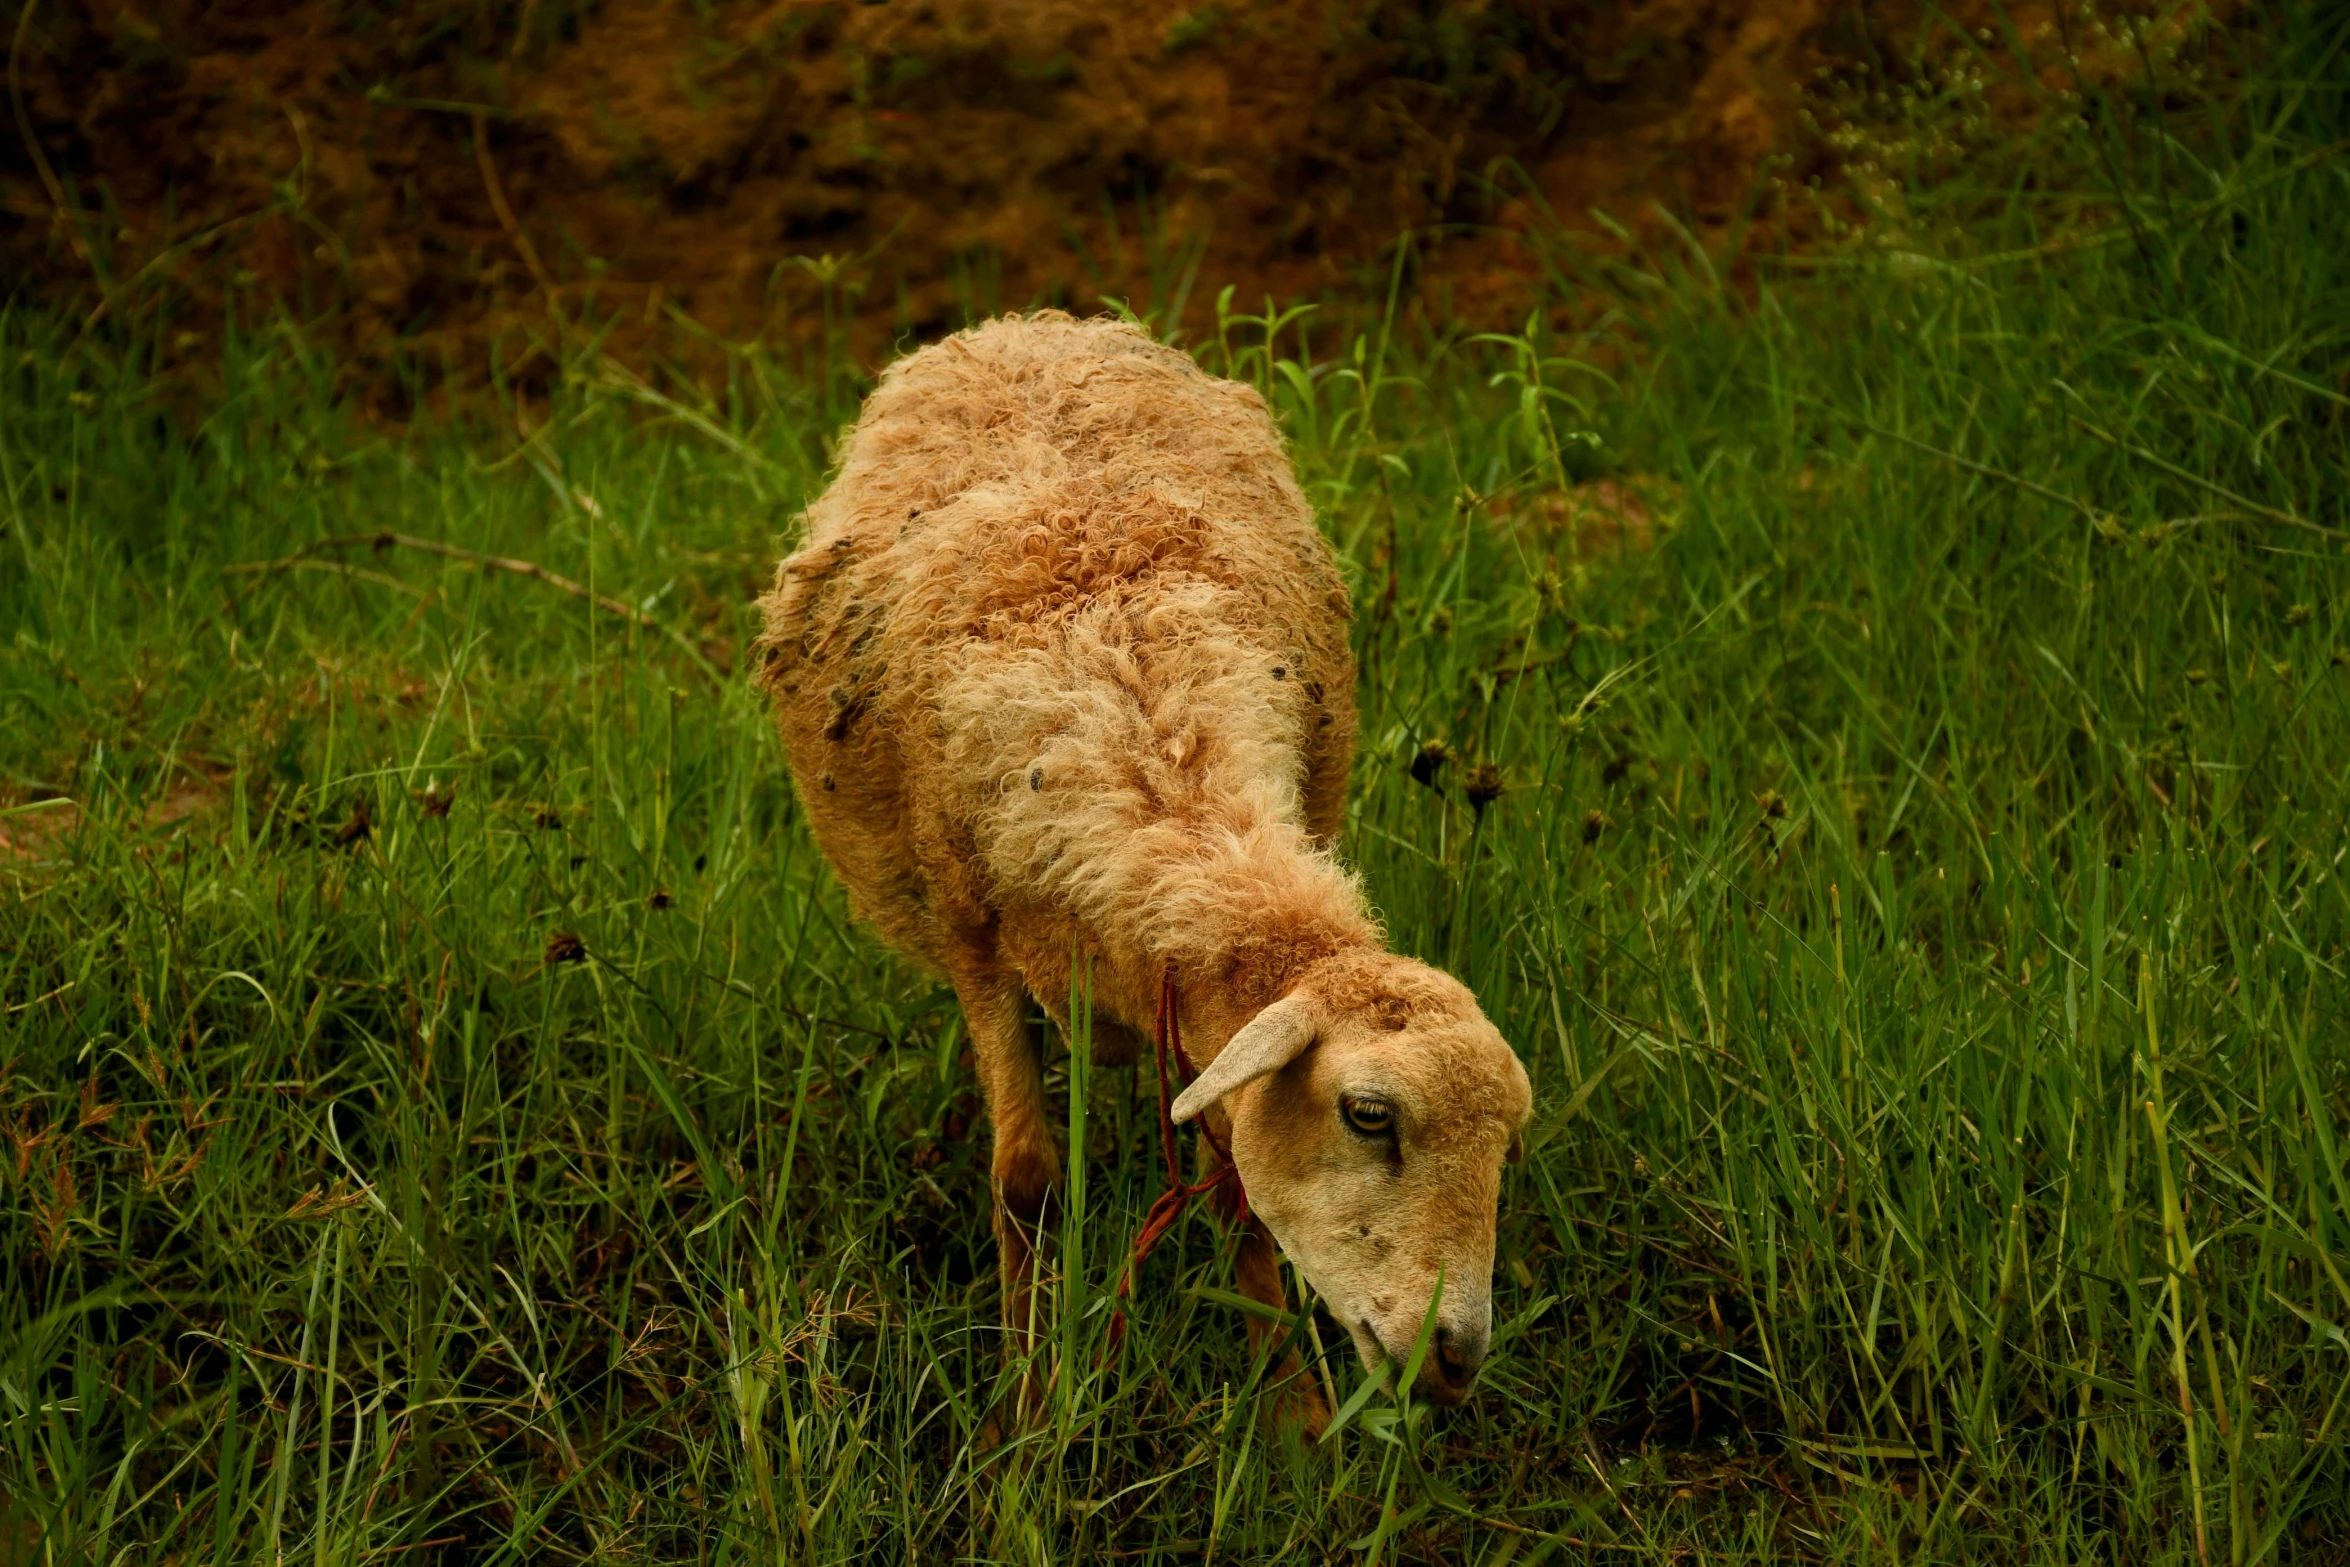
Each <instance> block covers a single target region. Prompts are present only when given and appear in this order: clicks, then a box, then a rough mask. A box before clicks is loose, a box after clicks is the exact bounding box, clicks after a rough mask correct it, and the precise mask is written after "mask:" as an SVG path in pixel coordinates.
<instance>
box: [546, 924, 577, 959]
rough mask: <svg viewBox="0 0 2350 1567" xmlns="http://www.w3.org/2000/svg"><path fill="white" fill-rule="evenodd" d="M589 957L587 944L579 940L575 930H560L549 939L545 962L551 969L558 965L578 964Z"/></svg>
mask: <svg viewBox="0 0 2350 1567" xmlns="http://www.w3.org/2000/svg"><path fill="white" fill-rule="evenodd" d="M586 957H587V943H586V942H584V941H582V940H580V939H579V932H577V931H575V930H559V931H557V932H555V934H553V935H552V936H549V937H548V938H547V952H546V959H545V962H546V964H547V966H548V967H549V968H553V967H554V966H555V965H556V964H558V963H578V962H581V961H584V960H585V959H586Z"/></svg>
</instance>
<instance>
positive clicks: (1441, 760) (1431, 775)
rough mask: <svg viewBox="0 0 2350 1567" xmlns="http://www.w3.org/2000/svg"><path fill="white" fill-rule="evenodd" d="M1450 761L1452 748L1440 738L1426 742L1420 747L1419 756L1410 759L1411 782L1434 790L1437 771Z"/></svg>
mask: <svg viewBox="0 0 2350 1567" xmlns="http://www.w3.org/2000/svg"><path fill="white" fill-rule="evenodd" d="M1451 760H1452V747H1451V746H1449V745H1446V744H1445V743H1444V739H1443V737H1442V736H1438V737H1437V738H1435V739H1432V740H1430V741H1428V742H1427V743H1426V744H1424V745H1422V746H1421V747H1420V752H1419V754H1418V755H1417V756H1415V757H1413V758H1412V781H1413V782H1414V783H1423V784H1426V785H1427V786H1428V787H1429V788H1431V789H1433V788H1436V787H1437V783H1436V774H1437V772H1438V770H1439V769H1441V768H1442V767H1443V766H1444V764H1445V763H1447V762H1449V761H1451Z"/></svg>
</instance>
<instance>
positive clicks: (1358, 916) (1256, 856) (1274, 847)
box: [1136, 829, 1378, 1065]
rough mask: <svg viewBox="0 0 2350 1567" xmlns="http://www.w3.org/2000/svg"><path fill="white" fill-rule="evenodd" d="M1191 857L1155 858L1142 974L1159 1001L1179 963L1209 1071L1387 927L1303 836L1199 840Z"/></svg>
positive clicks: (1188, 1013) (1192, 1050)
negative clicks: (1260, 1021)
mask: <svg viewBox="0 0 2350 1567" xmlns="http://www.w3.org/2000/svg"><path fill="white" fill-rule="evenodd" d="M1182 847H1183V849H1184V850H1185V851H1186V852H1182V853H1178V854H1170V855H1165V856H1157V857H1154V864H1155V869H1154V872H1153V875H1152V878H1151V879H1152V881H1153V883H1154V885H1153V887H1152V888H1151V889H1150V893H1149V896H1148V902H1147V905H1146V906H1147V907H1149V908H1151V909H1153V910H1156V911H1159V917H1157V918H1154V919H1150V920H1147V921H1146V922H1145V929H1146V930H1147V931H1148V933H1149V935H1150V936H1152V937H1155V938H1157V939H1155V940H1147V941H1146V942H1145V943H1144V947H1143V951H1141V952H1140V953H1138V954H1136V957H1137V958H1138V959H1139V962H1138V963H1137V965H1136V966H1137V968H1138V969H1139V970H1140V971H1141V972H1139V973H1138V974H1137V975H1136V977H1137V978H1138V979H1142V980H1145V981H1146V982H1147V983H1148V984H1149V986H1150V987H1151V988H1150V991H1149V993H1150V994H1152V995H1154V996H1155V991H1156V984H1157V979H1158V977H1159V975H1161V974H1163V973H1165V972H1166V970H1167V969H1168V967H1169V966H1170V965H1172V967H1173V970H1174V973H1175V976H1176V984H1177V986H1178V988H1179V989H1180V991H1181V993H1182V997H1183V1015H1184V1020H1185V1024H1186V1027H1187V1032H1186V1034H1185V1045H1186V1049H1187V1053H1188V1054H1189V1055H1190V1056H1191V1058H1192V1061H1193V1063H1194V1064H1195V1065H1202V1064H1205V1063H1206V1062H1207V1061H1209V1060H1211V1059H1213V1058H1214V1056H1215V1055H1216V1053H1217V1052H1218V1051H1219V1050H1221V1049H1222V1047H1223V1044H1224V1042H1225V1041H1226V1040H1227V1039H1229V1038H1231V1036H1232V1035H1233V1034H1234V1033H1235V1032H1237V1031H1238V1030H1239V1028H1240V1027H1241V1025H1242V1024H1244V1023H1246V1022H1247V1021H1248V1020H1249V1019H1250V1018H1252V1017H1254V1016H1255V1015H1256V1014H1257V1012H1258V1011H1259V1010H1261V1009H1262V1008H1264V1007H1265V1006H1267V1005H1269V1004H1270V1003H1272V1002H1274V1001H1277V1000H1279V999H1280V998H1281V997H1282V996H1284V995H1286V994H1287V993H1288V992H1289V990H1290V988H1291V986H1292V985H1294V984H1295V983H1296V980H1297V978H1298V976H1299V975H1301V974H1303V973H1304V972H1305V971H1306V970H1307V969H1309V968H1312V967H1313V966H1314V965H1315V964H1317V963H1320V962H1322V961H1324V960H1325V959H1328V958H1330V957H1332V956H1334V955H1335V954H1337V953H1340V952H1343V951H1347V950H1349V949H1352V948H1358V947H1364V946H1375V945H1377V943H1378V929H1377V927H1376V926H1375V925H1373V924H1372V922H1371V920H1370V917H1369V915H1368V914H1367V913H1366V912H1365V911H1364V908H1363V900H1362V893H1361V890H1360V889H1359V887H1358V886H1357V885H1356V883H1355V881H1354V878H1353V877H1351V876H1349V875H1348V874H1347V873H1346V871H1345V869H1344V868H1343V867H1341V866H1340V865H1339V863H1338V862H1337V860H1336V859H1335V858H1334V857H1333V856H1332V855H1330V854H1329V853H1327V852H1325V851H1321V850H1317V849H1315V848H1313V847H1312V846H1311V844H1310V843H1309V842H1308V841H1307V839H1306V836H1305V834H1304V833H1303V832H1302V831H1300V830H1295V829H1287V830H1274V831H1258V832H1252V833H1249V834H1246V835H1239V834H1232V833H1228V832H1216V833H1212V834H1199V835H1196V836H1195V839H1194V841H1193V842H1192V843H1189V844H1186V845H1183V846H1182Z"/></svg>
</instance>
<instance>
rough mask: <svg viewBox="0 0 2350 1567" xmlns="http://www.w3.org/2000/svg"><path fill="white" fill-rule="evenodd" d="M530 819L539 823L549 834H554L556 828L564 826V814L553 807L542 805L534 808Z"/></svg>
mask: <svg viewBox="0 0 2350 1567" xmlns="http://www.w3.org/2000/svg"><path fill="white" fill-rule="evenodd" d="M530 819H531V820H532V821H534V822H536V823H538V824H539V825H540V826H541V827H544V828H545V829H546V830H547V831H549V832H553V831H554V830H555V829H556V828H558V827H561V826H562V825H563V813H562V812H561V811H558V810H556V809H555V808H554V807H553V806H551V805H541V806H537V807H535V808H533V809H532V811H531V813H530Z"/></svg>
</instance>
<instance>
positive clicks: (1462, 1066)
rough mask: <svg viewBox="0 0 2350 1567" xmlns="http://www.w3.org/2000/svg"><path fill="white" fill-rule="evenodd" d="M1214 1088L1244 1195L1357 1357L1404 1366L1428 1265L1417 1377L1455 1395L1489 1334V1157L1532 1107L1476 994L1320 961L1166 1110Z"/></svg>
mask: <svg viewBox="0 0 2350 1567" xmlns="http://www.w3.org/2000/svg"><path fill="white" fill-rule="evenodd" d="M1219 1100H1220V1101H1222V1103H1223V1107H1224V1111H1225V1113H1226V1115H1227V1116H1228V1117H1229V1118H1230V1121H1231V1126H1232V1135H1231V1149H1232V1157H1233V1159H1234V1161H1235V1162H1236V1163H1237V1164H1238V1165H1239V1167H1240V1176H1241V1180H1242V1181H1243V1182H1244V1183H1245V1184H1246V1186H1247V1188H1248V1198H1249V1206H1250V1207H1251V1208H1252V1209H1254V1210H1255V1211H1256V1212H1257V1213H1258V1214H1259V1215H1260V1216H1262V1217H1263V1219H1264V1221H1265V1222H1266V1224H1268V1225H1269V1226H1271V1228H1272V1231H1273V1234H1274V1236H1275V1237H1276V1238H1277V1239H1279V1241H1280V1242H1281V1247H1282V1250H1284V1251H1286V1252H1287V1253H1288V1254H1289V1256H1290V1257H1291V1259H1292V1260H1294V1261H1295V1262H1296V1263H1297V1265H1298V1268H1299V1270H1300V1271H1302V1272H1303V1273H1304V1274H1305V1276H1306V1278H1307V1280H1308V1281H1310V1282H1311V1283H1312V1284H1313V1286H1314V1289H1315V1290H1316V1292H1318V1293H1319V1294H1320V1295H1321V1297H1322V1299H1323V1301H1324V1302H1325V1303H1326V1304H1327V1305H1328V1306H1329V1308H1330V1310H1331V1312H1332V1314H1333V1315H1335V1316H1336V1317H1337V1318H1338V1320H1339V1321H1341V1322H1343V1323H1344V1324H1345V1325H1346V1327H1347V1330H1348V1331H1349V1332H1350V1333H1352V1334H1353V1335H1354V1341H1355V1349H1356V1351H1357V1352H1358V1353H1359V1354H1361V1356H1362V1358H1363V1363H1364V1365H1366V1366H1368V1367H1371V1368H1372V1369H1373V1370H1376V1369H1377V1368H1378V1366H1379V1364H1380V1362H1381V1360H1382V1359H1385V1360H1388V1361H1392V1362H1394V1363H1395V1364H1396V1365H1398V1366H1401V1365H1402V1364H1403V1362H1404V1361H1405V1359H1406V1358H1407V1357H1408V1356H1409V1355H1410V1353H1411V1349H1412V1344H1413V1341H1414V1340H1415V1339H1416V1338H1417V1337H1418V1336H1419V1332H1420V1326H1421V1324H1422V1322H1423V1321H1425V1320H1426V1318H1427V1314H1428V1303H1429V1301H1430V1300H1431V1298H1433V1297H1434V1295H1435V1293H1436V1287H1437V1278H1438V1276H1439V1274H1441V1275H1442V1277H1443V1280H1444V1297H1443V1302H1442V1305H1441V1306H1440V1307H1439V1309H1438V1314H1437V1318H1436V1331H1435V1336H1434V1338H1433V1340H1432V1342H1431V1343H1430V1346H1429V1351H1428V1354H1427V1356H1426V1358H1425V1359H1424V1361H1423V1363H1422V1368H1421V1373H1420V1384H1419V1391H1420V1392H1421V1393H1422V1394H1424V1395H1426V1396H1428V1397H1431V1398H1435V1399H1438V1400H1441V1401H1442V1402H1445V1403H1457V1402H1459V1400H1460V1399H1461V1397H1462V1396H1463V1395H1464V1394H1465V1393H1466V1392H1467V1391H1468V1387H1469V1384H1470V1382H1471V1381H1472V1380H1473V1379H1474V1378H1475V1376H1476V1374H1477V1367H1478V1366H1479V1364H1480V1363H1481V1362H1482V1361H1483V1360H1484V1358H1485V1350H1486V1345H1487V1341H1488V1339H1489V1337H1490V1336H1491V1333H1492V1328H1493V1285H1492V1276H1493V1231H1494V1209H1495V1203H1496V1201H1497V1198H1498V1195H1499V1191H1500V1186H1501V1167H1502V1162H1503V1160H1504V1159H1505V1158H1506V1157H1510V1156H1512V1155H1514V1153H1515V1151H1516V1149H1517V1146H1518V1135H1519V1133H1520V1131H1521V1130H1522V1129H1523V1127H1524V1126H1525V1122H1526V1116H1527V1113H1528V1111H1529V1109H1530V1107H1531V1105H1532V1092H1531V1090H1530V1088H1529V1087H1528V1084H1527V1081H1526V1069H1525V1068H1524V1067H1523V1066H1522V1065H1520V1064H1519V1062H1518V1058H1517V1055H1516V1053H1515V1052H1514V1051H1512V1050H1511V1049H1510V1047H1509V1045H1508V1043H1507V1042H1506V1041H1504V1040H1503V1039H1502V1037H1501V1033H1500V1031H1499V1030H1498V1029H1496V1028H1495V1027H1494V1026H1493V1025H1492V1024H1491V1023H1490V1022H1487V1021H1486V1018H1485V1014H1484V1013H1483V1012H1481V1011H1479V1010H1478V1007H1477V1001H1476V998H1475V997H1474V996H1472V995H1470V994H1469V992H1468V989H1467V987H1465V986H1463V985H1462V984H1460V982H1459V981H1457V980H1454V979H1453V978H1451V977H1450V976H1448V975H1445V974H1442V973H1439V972H1438V971H1437V970H1435V969H1432V968H1429V967H1428V966H1427V965H1426V964H1423V963H1417V962H1414V961H1412V960H1411V959H1409V958H1400V957H1395V956H1393V955H1390V954H1386V953H1378V954H1371V953H1349V954H1346V955H1344V956H1342V957H1339V958H1334V959H1331V960H1329V961H1328V962H1326V963H1323V964H1320V965H1317V966H1316V967H1315V968H1313V969H1310V970H1308V971H1307V972H1306V974H1305V975H1304V976H1303V978H1302V979H1301V980H1300V982H1299V983H1298V984H1297V985H1296V986H1295V988H1293V989H1292V990H1291V991H1290V992H1289V994H1287V995H1286V996H1284V997H1282V998H1281V999H1280V1000H1278V1001H1276V1002H1274V1003H1273V1004H1272V1005H1270V1006H1268V1007H1266V1008H1265V1009H1264V1010H1263V1011H1261V1012H1259V1013H1258V1014H1257V1015H1256V1016H1255V1017H1254V1018H1253V1019H1251V1020H1250V1021H1249V1022H1248V1023H1247V1024H1246V1025H1245V1026H1244V1027H1242V1028H1241V1029H1240V1031H1239V1032H1238V1033H1236V1034H1234V1035H1233V1036H1232V1039H1231V1041H1230V1042H1229V1043H1228V1044H1226V1045H1225V1047H1224V1049H1223V1051H1222V1052H1221V1053H1219V1054H1218V1055H1217V1056H1216V1058H1215V1060H1213V1061H1212V1062H1210V1063H1209V1065H1208V1067H1207V1069H1206V1070H1205V1071H1203V1072H1201V1074H1200V1075H1199V1078H1198V1080H1197V1081H1195V1082H1194V1083H1193V1084H1192V1085H1191V1086H1190V1087H1189V1088H1188V1089H1186V1090H1185V1091H1184V1093H1183V1095H1182V1097H1180V1098H1179V1099H1177V1100H1176V1101H1175V1107H1174V1116H1175V1119H1176V1120H1178V1121H1186V1120H1189V1119H1191V1118H1192V1117H1193V1116H1195V1115H1198V1114H1199V1113H1200V1112H1202V1111H1203V1110H1205V1109H1207V1108H1208V1107H1209V1106H1210V1105H1211V1104H1214V1103H1216V1102H1218V1101H1219Z"/></svg>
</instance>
